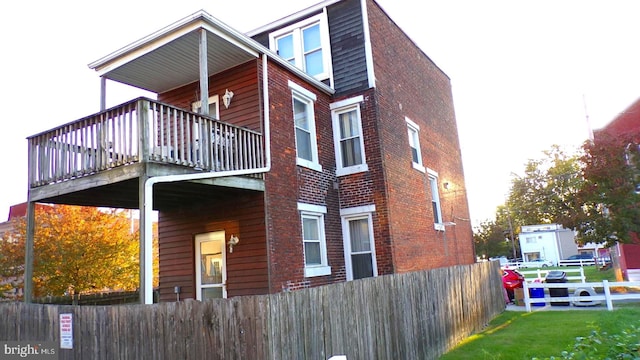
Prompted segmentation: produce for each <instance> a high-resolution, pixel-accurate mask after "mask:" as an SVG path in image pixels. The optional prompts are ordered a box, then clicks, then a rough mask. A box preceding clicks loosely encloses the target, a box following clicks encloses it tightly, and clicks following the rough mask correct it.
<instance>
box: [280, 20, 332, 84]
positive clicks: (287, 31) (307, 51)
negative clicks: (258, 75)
mask: <svg viewBox="0 0 640 360" xmlns="http://www.w3.org/2000/svg"><path fill="white" fill-rule="evenodd" d="M327 28H328V27H327V18H326V15H325V14H324V13H323V14H319V15H317V16H314V17H311V18H309V19H306V20H305V21H303V22H300V23H297V24H294V25H291V26H288V27H286V28H284V29H280V30H278V31H276V32H273V33H271V34H270V36H269V42H270V47H271V50H274V51H275V52H277V53H278V55H280V56H281V57H282V58H284V59H285V60H287V61H288V62H290V63H291V64H293V65H294V66H296V67H298V68H300V69H302V71H304V72H306V73H307V74H309V75H311V76H314V77H315V78H316V79H318V80H324V79H327V78H328V77H329V69H328V68H329V64H330V59H329V56H330V51H329V34H328V31H327V30H326V29H327Z"/></svg>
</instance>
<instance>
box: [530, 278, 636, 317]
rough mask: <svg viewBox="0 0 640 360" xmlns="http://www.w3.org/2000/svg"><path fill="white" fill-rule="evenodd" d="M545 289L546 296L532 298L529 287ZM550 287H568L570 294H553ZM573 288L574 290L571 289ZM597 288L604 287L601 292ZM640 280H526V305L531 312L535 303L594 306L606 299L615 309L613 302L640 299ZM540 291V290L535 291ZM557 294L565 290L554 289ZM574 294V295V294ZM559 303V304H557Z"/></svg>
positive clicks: (608, 307) (607, 303)
mask: <svg viewBox="0 0 640 360" xmlns="http://www.w3.org/2000/svg"><path fill="white" fill-rule="evenodd" d="M612 287H613V288H623V289H622V290H621V291H620V292H615V293H611V288H612ZM540 288H542V289H543V290H544V294H545V295H544V297H535V298H532V297H531V295H530V293H529V289H540ZM549 289H567V295H568V296H552V295H551V292H550V291H549ZM571 289H573V291H571ZM596 289H602V290H601V292H599V291H596ZM639 289H640V281H622V282H609V281H608V280H603V281H602V282H579V283H576V282H574V283H571V282H566V283H542V282H529V281H525V282H524V284H523V292H524V305H525V309H526V311H528V312H531V306H532V305H534V304H544V305H546V304H547V303H551V305H553V303H554V302H557V303H567V302H568V303H569V304H573V305H574V306H594V305H599V304H600V302H602V301H604V302H605V303H606V305H607V309H608V310H613V302H614V301H620V300H637V301H640V291H639ZM534 292H539V291H534ZM552 292H553V293H555V294H556V295H557V294H558V292H564V291H563V290H554V291H552ZM572 294H573V295H572ZM556 305H558V304H556Z"/></svg>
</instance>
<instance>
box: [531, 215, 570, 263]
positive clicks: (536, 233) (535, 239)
mask: <svg viewBox="0 0 640 360" xmlns="http://www.w3.org/2000/svg"><path fill="white" fill-rule="evenodd" d="M519 238H520V250H521V252H522V260H523V261H533V260H537V259H543V260H549V261H552V262H553V263H554V264H555V265H558V262H559V261H560V260H563V259H566V258H567V257H569V256H571V255H574V254H577V253H578V245H576V242H575V235H574V232H573V231H572V230H570V229H565V228H563V227H562V225H560V224H540V225H527V226H523V227H522V228H521V230H520V236H519Z"/></svg>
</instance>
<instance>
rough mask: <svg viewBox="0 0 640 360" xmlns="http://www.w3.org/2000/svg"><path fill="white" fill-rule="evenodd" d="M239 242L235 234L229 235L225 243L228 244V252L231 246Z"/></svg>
mask: <svg viewBox="0 0 640 360" xmlns="http://www.w3.org/2000/svg"><path fill="white" fill-rule="evenodd" d="M239 242H240V239H238V237H237V236H235V235H233V234H232V235H231V237H230V238H229V241H228V242H227V245H229V252H230V253H232V252H233V247H234V246H236V245H238V243H239Z"/></svg>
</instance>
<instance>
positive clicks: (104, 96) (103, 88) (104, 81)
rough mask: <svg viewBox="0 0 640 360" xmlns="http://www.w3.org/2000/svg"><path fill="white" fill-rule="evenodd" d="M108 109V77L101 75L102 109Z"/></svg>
mask: <svg viewBox="0 0 640 360" xmlns="http://www.w3.org/2000/svg"><path fill="white" fill-rule="evenodd" d="M106 109H107V78H105V77H104V76H101V77H100V111H104V110H106Z"/></svg>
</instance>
